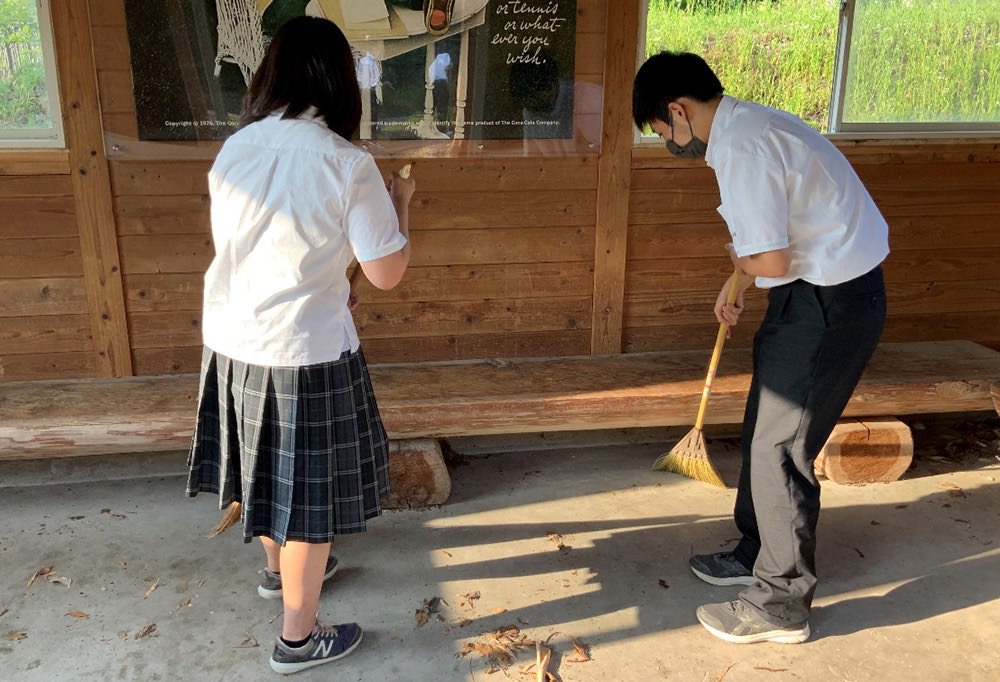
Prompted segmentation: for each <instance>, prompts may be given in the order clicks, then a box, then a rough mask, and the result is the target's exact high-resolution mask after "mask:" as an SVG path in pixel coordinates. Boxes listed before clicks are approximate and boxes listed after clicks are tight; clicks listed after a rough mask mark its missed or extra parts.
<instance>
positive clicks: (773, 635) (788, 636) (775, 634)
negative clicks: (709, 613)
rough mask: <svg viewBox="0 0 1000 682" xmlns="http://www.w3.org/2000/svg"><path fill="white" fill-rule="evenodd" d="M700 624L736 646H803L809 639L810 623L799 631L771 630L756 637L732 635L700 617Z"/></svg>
mask: <svg viewBox="0 0 1000 682" xmlns="http://www.w3.org/2000/svg"><path fill="white" fill-rule="evenodd" d="M698 622H699V623H701V625H702V627H704V628H705V629H706V630H708V631H709V632H711V633H712V634H713V635H715V636H716V637H718V638H719V639H721V640H725V641H727V642H732V643H734V644H756V643H758V642H774V643H776V644H802V642H804V641H806V640H807V639H809V635H810V634H811V633H810V632H809V623H806V624H805V627H803V628H801V629H799V630H781V629H778V630H769V631H768V632H759V633H757V634H756V635H731V634H729V633H728V632H723V631H722V630H719V629H717V628H714V627H712V626H711V625H709V624H708V623H706V622H705V621H703V620H702V619H701V616H698Z"/></svg>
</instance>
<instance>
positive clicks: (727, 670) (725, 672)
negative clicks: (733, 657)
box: [715, 663, 736, 682]
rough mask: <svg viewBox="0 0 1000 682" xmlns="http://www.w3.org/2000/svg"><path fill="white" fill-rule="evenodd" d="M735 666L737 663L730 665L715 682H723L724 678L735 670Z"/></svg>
mask: <svg viewBox="0 0 1000 682" xmlns="http://www.w3.org/2000/svg"><path fill="white" fill-rule="evenodd" d="M734 665H736V664H735V663H730V664H729V667H728V668H726V669H725V670H723V671H722V672H721V673H719V676H718V677H716V678H715V682H722V680H723V678H724V677H725V676H726V675H728V674H729V671H730V670H732V669H733V666H734Z"/></svg>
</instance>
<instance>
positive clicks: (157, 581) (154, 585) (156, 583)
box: [142, 578, 160, 599]
mask: <svg viewBox="0 0 1000 682" xmlns="http://www.w3.org/2000/svg"><path fill="white" fill-rule="evenodd" d="M159 586H160V579H159V578H156V579H155V580H153V582H152V583H151V584H150V586H149V587H148V588H147V589H146V594H144V595H142V598H143V599H145V598H146V597H148V596H149V595H151V594H153V590H155V589H156V588H157V587H159Z"/></svg>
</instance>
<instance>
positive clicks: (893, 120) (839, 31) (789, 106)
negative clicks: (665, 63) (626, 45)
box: [645, 0, 1000, 137]
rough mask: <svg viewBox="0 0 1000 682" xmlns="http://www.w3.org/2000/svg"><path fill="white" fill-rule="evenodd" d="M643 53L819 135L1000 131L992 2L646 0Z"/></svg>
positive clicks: (999, 70)
mask: <svg viewBox="0 0 1000 682" xmlns="http://www.w3.org/2000/svg"><path fill="white" fill-rule="evenodd" d="M646 2H647V13H646V17H647V20H646V40H645V55H646V56H648V55H651V54H654V53H656V52H658V51H660V50H664V49H667V50H674V51H677V50H682V51H689V52H695V53H698V54H700V55H702V56H703V57H704V58H705V59H706V61H708V63H709V64H710V65H711V66H712V68H713V69H715V71H716V73H718V75H719V79H720V80H721V81H722V83H723V85H725V87H726V92H727V93H729V94H732V95H733V96H735V97H739V98H741V99H747V100H752V101H755V102H760V103H761V104H766V105H768V106H771V107H775V108H777V109H783V110H785V111H790V112H792V113H793V114H795V115H797V116H799V117H800V118H802V119H803V120H804V121H806V122H807V123H808V124H810V125H812V126H813V127H815V128H816V129H817V130H819V131H821V132H825V133H849V134H851V135H852V136H857V135H858V134H861V133H864V134H865V136H867V137H874V136H877V135H879V134H881V133H889V134H899V133H910V134H911V135H912V134H914V133H917V134H921V135H925V134H928V133H935V132H948V133H950V134H954V133H955V132H960V133H961V132H970V133H974V134H979V135H982V134H983V133H984V132H1000V0H646Z"/></svg>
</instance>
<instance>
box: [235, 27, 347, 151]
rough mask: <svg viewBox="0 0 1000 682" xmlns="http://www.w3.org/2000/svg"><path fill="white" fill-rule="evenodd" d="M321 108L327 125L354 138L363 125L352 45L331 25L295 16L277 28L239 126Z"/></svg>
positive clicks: (252, 83) (251, 88) (246, 99)
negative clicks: (278, 112) (280, 113)
mask: <svg viewBox="0 0 1000 682" xmlns="http://www.w3.org/2000/svg"><path fill="white" fill-rule="evenodd" d="M311 106H312V107H316V109H317V110H318V113H319V115H320V116H322V117H323V118H324V119H325V120H326V127H327V128H329V129H330V130H332V131H333V132H335V133H337V134H338V135H340V136H341V137H343V138H344V139H347V140H349V139H351V138H352V137H354V134H355V133H356V132H357V131H358V126H359V124H360V123H361V90H360V89H359V87H358V75H357V72H356V71H355V67H354V57H353V55H352V54H351V46H350V44H348V42H347V38H346V37H345V36H344V33H343V32H342V31H341V30H340V29H339V28H338V27H337V25H336V24H334V23H333V22H332V21H328V20H326V19H322V18H320V17H307V16H301V17H295V18H294V19H290V20H288V21H287V22H285V24H284V25H283V26H282V27H281V28H280V29H278V32H277V33H276V34H275V36H274V39H273V40H272V41H271V44H270V45H269V46H268V48H267V53H266V54H265V55H264V60H263V61H262V62H261V64H260V67H259V68H258V69H257V73H255V74H254V77H253V80H252V81H251V82H250V89H249V90H248V91H247V94H246V98H245V99H244V107H243V115H242V116H241V118H240V127H243V126H247V125H250V124H251V123H254V122H256V121H260V120H261V119H264V118H267V117H268V116H270V115H271V114H273V113H274V112H276V111H281V110H282V109H284V114H282V118H296V117H298V116H299V115H301V114H302V113H303V112H304V111H306V109H308V108H309V107H311Z"/></svg>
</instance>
